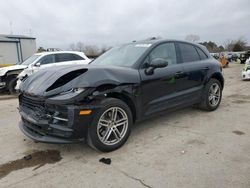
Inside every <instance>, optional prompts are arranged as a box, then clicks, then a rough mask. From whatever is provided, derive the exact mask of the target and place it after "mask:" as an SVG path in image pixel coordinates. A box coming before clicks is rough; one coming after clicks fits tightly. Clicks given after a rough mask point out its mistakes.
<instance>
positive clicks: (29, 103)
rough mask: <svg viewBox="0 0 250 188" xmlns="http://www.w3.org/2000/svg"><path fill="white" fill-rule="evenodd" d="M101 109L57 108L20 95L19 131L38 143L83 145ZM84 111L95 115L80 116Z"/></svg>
mask: <svg viewBox="0 0 250 188" xmlns="http://www.w3.org/2000/svg"><path fill="white" fill-rule="evenodd" d="M98 108H99V107H98V106H95V105H66V104H64V105H58V104H53V103H48V102H47V101H46V100H44V99H41V98H40V99H39V98H34V97H30V96H25V95H23V94H21V95H20V96H19V112H20V115H21V122H20V123H19V127H20V129H21V131H22V132H23V133H24V134H25V135H26V136H28V137H29V138H31V139H33V140H36V141H38V142H47V143H74V142H80V141H83V140H84V139H85V137H86V134H87V130H88V127H89V126H90V125H91V123H92V121H93V117H94V114H95V112H96V110H98ZM82 110H91V111H92V113H91V114H88V115H81V114H80V112H81V111H82Z"/></svg>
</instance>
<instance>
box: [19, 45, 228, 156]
mask: <svg viewBox="0 0 250 188" xmlns="http://www.w3.org/2000/svg"><path fill="white" fill-rule="evenodd" d="M223 85H224V79H223V75H222V68H221V65H220V63H219V62H218V61H217V60H215V59H214V58H212V57H211V56H210V54H209V52H208V51H207V49H206V48H205V47H203V46H201V45H198V44H193V43H188V42H184V41H176V40H148V41H140V42H133V43H129V44H125V45H121V46H119V47H114V48H112V49H111V50H109V51H108V52H106V53H104V54H103V55H102V56H100V57H99V58H97V59H96V60H94V61H93V62H92V63H91V64H90V65H79V66H73V67H72V66H61V67H56V68H50V69H45V70H41V71H39V72H37V73H35V74H33V75H31V76H30V77H28V78H27V79H26V80H25V82H23V84H22V85H21V86H20V91H21V94H20V95H19V106H20V107H19V109H20V110H19V111H20V114H21V122H20V124H19V127H20V129H21V130H22V131H23V133H24V134H25V135H27V136H28V137H30V138H31V139H34V140H36V141H39V142H48V143H72V142H78V141H82V140H87V142H88V144H89V145H90V146H92V147H93V148H95V149H97V150H100V151H105V152H107V151H112V150H115V149H117V148H119V147H121V146H122V145H123V144H124V143H125V142H126V140H127V139H128V137H129V134H130V130H131V127H132V125H133V124H134V123H135V122H137V121H141V120H143V119H145V118H147V117H149V116H152V115H154V114H157V113H160V112H161V113H162V112H165V111H169V110H173V109H178V108H182V107H186V106H191V105H196V106H199V107H200V108H202V109H205V110H208V111H212V110H215V109H216V108H217V107H218V106H219V104H220V101H221V97H222V90H223Z"/></svg>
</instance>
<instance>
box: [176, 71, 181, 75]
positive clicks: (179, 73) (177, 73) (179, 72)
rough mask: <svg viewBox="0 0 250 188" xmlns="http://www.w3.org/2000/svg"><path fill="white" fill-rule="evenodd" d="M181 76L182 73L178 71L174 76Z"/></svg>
mask: <svg viewBox="0 0 250 188" xmlns="http://www.w3.org/2000/svg"><path fill="white" fill-rule="evenodd" d="M182 74H183V72H182V71H178V72H176V73H175V76H180V75H182Z"/></svg>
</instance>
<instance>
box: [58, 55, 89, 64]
mask: <svg viewBox="0 0 250 188" xmlns="http://www.w3.org/2000/svg"><path fill="white" fill-rule="evenodd" d="M76 60H84V58H83V57H81V56H79V55H76V54H70V53H65V54H56V61H57V62H64V61H76Z"/></svg>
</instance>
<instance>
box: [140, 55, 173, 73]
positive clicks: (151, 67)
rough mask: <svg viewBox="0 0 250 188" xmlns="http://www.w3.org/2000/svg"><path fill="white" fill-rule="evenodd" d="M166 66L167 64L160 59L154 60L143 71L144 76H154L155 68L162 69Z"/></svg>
mask: <svg viewBox="0 0 250 188" xmlns="http://www.w3.org/2000/svg"><path fill="white" fill-rule="evenodd" d="M166 66H168V62H167V61H166V60H164V59H162V58H155V59H153V60H152V61H151V63H150V64H149V66H148V68H147V69H145V74H147V75H152V74H154V70H155V69H157V68H164V67H166Z"/></svg>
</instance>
